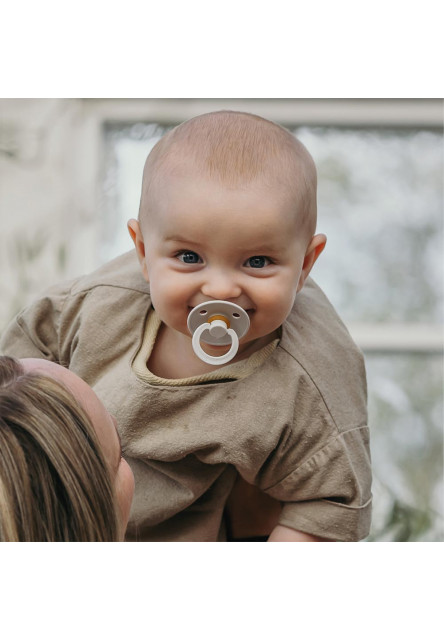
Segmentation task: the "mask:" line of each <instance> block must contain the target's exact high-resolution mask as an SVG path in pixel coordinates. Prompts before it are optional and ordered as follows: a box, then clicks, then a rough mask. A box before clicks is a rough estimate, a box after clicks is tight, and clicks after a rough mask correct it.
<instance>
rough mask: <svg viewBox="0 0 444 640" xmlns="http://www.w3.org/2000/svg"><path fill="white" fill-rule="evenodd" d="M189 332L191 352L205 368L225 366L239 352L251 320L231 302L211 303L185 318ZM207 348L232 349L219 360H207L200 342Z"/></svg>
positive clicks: (212, 357)
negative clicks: (208, 345)
mask: <svg viewBox="0 0 444 640" xmlns="http://www.w3.org/2000/svg"><path fill="white" fill-rule="evenodd" d="M187 325H188V329H189V330H190V333H191V334H192V336H193V338H192V345H193V351H194V353H195V354H196V355H197V357H198V358H200V359H201V360H203V361H204V362H206V363H207V364H213V365H218V364H226V363H227V362H230V360H232V359H233V358H234V356H235V355H236V353H237V350H238V349H239V339H240V338H243V337H244V335H245V334H246V333H247V331H248V329H249V328H250V318H249V317H248V314H247V312H246V311H244V310H243V309H242V307H240V306H239V305H237V304H234V303H233V302H225V301H224V300H211V301H210V302H202V304H198V305H197V307H194V309H192V310H191V311H190V313H189V315H188V320H187ZM201 340H202V342H205V343H206V344H210V345H213V346H214V345H220V346H224V345H229V344H230V343H231V348H230V349H229V351H228V352H227V353H224V354H223V355H222V356H210V355H208V353H205V351H204V350H203V349H202V347H201V345H200V342H201Z"/></svg>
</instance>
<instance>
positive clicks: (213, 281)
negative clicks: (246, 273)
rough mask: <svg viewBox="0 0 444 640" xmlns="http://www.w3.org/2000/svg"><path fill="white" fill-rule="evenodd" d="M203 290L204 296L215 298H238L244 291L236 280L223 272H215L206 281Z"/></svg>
mask: <svg viewBox="0 0 444 640" xmlns="http://www.w3.org/2000/svg"><path fill="white" fill-rule="evenodd" d="M201 290H202V293H203V295H204V296H207V297H208V298H213V299H214V300H231V299H235V298H238V297H239V296H240V295H241V293H242V290H241V288H240V286H239V284H238V283H237V282H236V280H235V279H234V278H233V277H231V276H230V275H229V274H226V273H223V272H218V273H213V274H212V275H211V277H209V278H207V280H206V281H205V282H204V284H203V285H202V287H201Z"/></svg>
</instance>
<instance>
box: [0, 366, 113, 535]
mask: <svg viewBox="0 0 444 640" xmlns="http://www.w3.org/2000/svg"><path fill="white" fill-rule="evenodd" d="M116 508H117V507H116V500H115V495H114V485H113V481H112V478H111V475H110V471H109V469H108V466H107V464H106V462H105V459H104V457H103V454H102V451H101V447H100V444H99V442H98V440H97V436H96V433H95V431H94V428H93V426H92V424H91V422H90V420H89V418H88V417H87V415H86V414H85V412H84V411H83V410H82V408H81V407H80V406H79V404H78V403H77V401H76V400H75V399H74V397H73V396H72V395H71V393H70V392H69V391H68V390H67V389H65V388H64V387H63V386H62V384H60V383H59V382H56V381H55V380H53V379H52V378H50V377H48V376H46V375H43V374H40V373H36V372H29V373H25V371H24V369H23V367H22V365H21V364H20V362H18V361H17V360H15V359H13V358H9V357H7V356H0V541H9V542H67V541H73V542H74V541H75V542H96V541H97V542H106V541H108V542H111V541H117V540H118V521H117V516H116V513H117V512H116Z"/></svg>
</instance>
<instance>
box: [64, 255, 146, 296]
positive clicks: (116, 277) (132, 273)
mask: <svg viewBox="0 0 444 640" xmlns="http://www.w3.org/2000/svg"><path fill="white" fill-rule="evenodd" d="M101 287H114V288H117V289H127V290H131V291H134V292H136V293H142V294H149V285H148V283H147V282H146V281H145V280H144V278H143V276H142V272H141V270H140V266H139V262H138V260H137V256H136V252H135V250H132V251H129V252H127V253H124V254H123V255H121V256H118V257H117V258H114V260H111V261H110V262H107V263H106V264H104V265H103V266H101V267H99V268H98V269H96V270H95V271H93V272H91V273H89V274H87V275H85V276H81V277H80V278H77V279H76V280H75V281H74V282H73V284H72V286H71V289H70V293H71V295H73V296H75V295H77V294H79V293H85V292H88V291H91V290H93V289H97V288H101Z"/></svg>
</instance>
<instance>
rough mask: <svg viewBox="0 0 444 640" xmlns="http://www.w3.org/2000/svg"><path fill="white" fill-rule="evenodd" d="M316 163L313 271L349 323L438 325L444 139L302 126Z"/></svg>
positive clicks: (410, 133) (300, 132)
mask: <svg viewBox="0 0 444 640" xmlns="http://www.w3.org/2000/svg"><path fill="white" fill-rule="evenodd" d="M295 133H296V134H297V136H298V137H299V138H300V139H301V141H302V142H303V143H304V144H305V145H306V146H307V148H308V149H309V151H310V152H311V154H312V155H313V157H314V160H315V162H316V165H317V167H318V174H319V179H318V184H319V189H318V209H319V218H318V222H319V224H318V230H319V231H322V232H323V233H326V235H327V238H328V241H327V247H326V250H325V251H324V253H323V254H322V255H321V257H320V259H319V261H318V263H317V264H316V265H315V267H314V271H313V275H314V278H315V279H316V280H317V281H318V283H319V284H320V285H321V286H322V287H323V289H324V290H325V291H326V293H327V295H328V296H329V298H330V299H331V301H332V302H333V304H334V305H335V307H336V309H337V310H338V312H339V313H340V315H341V316H342V317H343V319H344V320H345V321H355V322H372V321H373V322H429V323H430V322H440V321H442V309H443V278H442V253H443V238H442V221H443V175H444V167H443V136H442V134H441V133H439V132H432V131H404V132H403V131H386V130H375V131H364V130H344V129H299V130H297V131H296V132H295Z"/></svg>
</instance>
